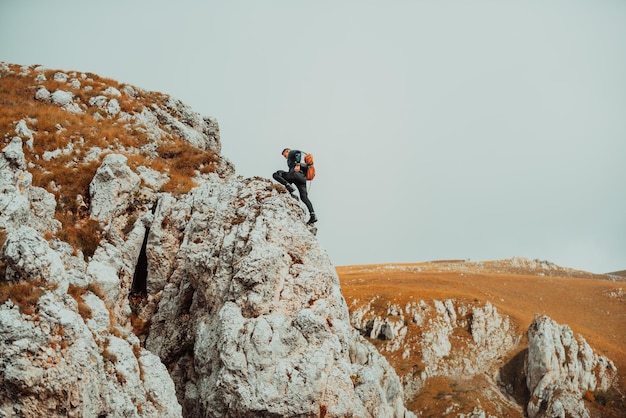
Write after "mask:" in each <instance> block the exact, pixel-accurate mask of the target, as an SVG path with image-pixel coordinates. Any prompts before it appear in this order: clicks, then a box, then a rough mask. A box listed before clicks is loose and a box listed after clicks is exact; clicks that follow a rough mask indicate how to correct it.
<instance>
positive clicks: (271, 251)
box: [0, 64, 412, 417]
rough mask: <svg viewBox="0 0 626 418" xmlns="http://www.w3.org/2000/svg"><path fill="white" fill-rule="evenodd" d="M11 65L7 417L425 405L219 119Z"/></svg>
mask: <svg viewBox="0 0 626 418" xmlns="http://www.w3.org/2000/svg"><path fill="white" fill-rule="evenodd" d="M0 74H1V75H2V77H0V85H1V86H2V87H1V88H2V90H3V94H5V95H6V97H7V99H5V100H4V101H3V103H2V106H3V109H2V110H3V114H4V115H7V116H6V117H9V118H12V120H10V121H8V122H7V123H5V126H6V128H5V132H4V138H5V144H4V145H3V148H2V155H1V156H0V188H2V195H1V197H0V199H1V201H0V207H2V211H1V212H0V231H1V234H0V239H1V241H2V242H1V244H2V251H1V258H0V260H1V264H0V267H1V270H0V272H1V273H2V274H1V276H0V282H1V283H0V286H1V287H0V297H1V299H0V379H1V386H2V391H0V414H2V415H3V416H59V417H60V416H77V417H78V416H93V417H97V416H146V417H148V416H155V417H156V416H159V417H164V416H171V417H176V416H216V417H224V416H232V417H246V416H267V417H269V416H276V417H279V416H280V417H283V416H294V417H295V416H298V417H308V416H327V417H334V416H336V417H339V416H347V415H355V416H364V417H365V416H372V417H377V416H389V417H404V416H412V414H411V413H410V412H407V411H406V409H405V407H404V404H403V392H402V385H401V384H400V381H399V379H398V377H397V375H396V374H395V372H394V370H393V369H392V368H391V367H390V366H389V364H388V363H387V361H386V360H385V358H384V357H382V356H381V355H380V354H378V352H377V351H376V350H375V349H374V347H373V346H371V345H370V344H369V343H367V342H366V341H365V340H364V339H363V338H362V337H361V336H360V335H359V334H358V333H357V332H356V331H355V330H354V329H353V328H352V327H351V325H350V322H349V317H348V310H347V306H346V304H345V301H344V299H343V297H342V294H341V290H340V287H339V281H338V278H337V275H336V273H335V271H334V268H333V266H332V264H331V263H330V260H329V259H328V256H327V255H326V253H325V251H324V250H323V249H322V248H320V247H319V245H318V243H317V241H316V239H315V236H314V233H315V230H314V229H311V228H309V227H307V226H306V225H305V224H304V222H303V220H304V212H303V210H302V207H300V206H299V205H298V203H296V202H295V201H294V200H293V199H291V198H290V197H289V195H288V194H287V193H285V190H284V188H282V186H278V185H276V184H273V183H272V182H270V181H269V180H267V179H261V178H253V179H241V178H235V177H234V175H233V174H234V169H233V168H232V165H231V164H230V163H229V162H228V161H227V160H226V159H224V158H223V157H222V156H220V155H219V152H220V147H219V132H218V129H217V124H216V123H215V121H214V120H212V119H209V118H202V117H200V116H199V115H197V114H196V113H194V112H192V111H191V110H190V109H188V108H187V107H186V106H184V105H183V104H182V103H180V102H178V101H176V100H173V99H171V98H169V97H167V96H164V95H159V94H156V93H150V92H144V91H142V90H140V89H136V88H134V87H132V86H124V85H119V84H117V83H114V82H112V81H111V80H104V79H100V78H98V77H97V76H94V75H89V74H78V73H64V72H58V71H57V72H55V71H49V70H45V69H42V68H22V67H17V66H12V65H8V64H2V66H1V67H0ZM48 119H52V121H48ZM194 150H195V151H194ZM197 155H200V157H201V158H196V156H197ZM85 177H87V178H85ZM190 181H193V184H190V183H189V182H190Z"/></svg>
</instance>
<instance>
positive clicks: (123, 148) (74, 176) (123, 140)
mask: <svg viewBox="0 0 626 418" xmlns="http://www.w3.org/2000/svg"><path fill="white" fill-rule="evenodd" d="M9 67H10V71H9V72H3V73H2V74H0V75H1V77H0V138H2V139H3V142H4V143H8V142H9V141H10V140H11V139H12V138H13V137H14V136H16V133H15V128H16V125H17V123H18V122H19V121H20V120H24V121H25V122H26V124H27V126H28V127H29V129H30V130H31V131H33V141H32V144H31V146H30V147H28V146H25V147H24V154H25V157H26V160H27V163H28V164H29V171H30V172H31V174H32V175H33V186H36V187H41V188H44V189H46V190H47V191H49V192H50V193H53V194H54V195H55V197H56V201H57V206H56V215H55V218H56V219H57V220H59V221H60V222H61V224H62V228H61V230H60V231H58V233H57V235H56V236H57V238H59V239H61V240H63V241H65V242H68V243H70V244H71V245H72V246H74V248H76V249H77V250H82V252H83V254H84V256H85V257H86V258H88V257H90V256H91V255H93V252H94V251H95V249H96V248H97V246H98V242H99V240H100V237H101V228H100V226H99V225H98V224H97V223H95V222H93V221H91V220H90V219H89V211H90V201H89V199H90V196H89V184H90V183H91V181H92V179H93V177H94V174H95V172H96V170H97V168H98V167H99V165H100V163H101V161H102V158H103V157H104V156H105V155H106V153H108V152H113V150H115V152H122V153H124V154H126V155H127V157H129V160H128V164H129V166H130V167H131V168H133V169H136V168H137V167H139V166H142V165H143V166H146V167H149V168H152V169H153V170H156V171H158V172H161V173H165V174H167V175H168V176H169V178H170V180H169V182H167V183H166V184H164V185H163V187H162V188H161V191H164V192H169V193H173V194H182V193H187V192H188V191H189V190H191V189H192V188H193V187H195V186H196V184H195V183H194V181H193V178H194V177H195V176H196V174H197V173H199V174H207V173H210V172H215V171H216V163H218V162H219V156H218V155H216V154H215V153H213V152H210V151H203V150H199V149H197V148H194V147H193V146H191V145H190V144H188V143H187V142H185V141H184V140H183V139H182V138H181V137H180V136H179V135H178V134H177V133H176V132H174V131H170V130H169V128H168V127H163V128H162V129H163V135H164V138H162V141H161V142H160V143H159V145H158V149H157V153H156V154H151V153H148V152H143V151H141V147H143V146H144V145H146V144H148V143H149V142H150V141H152V140H151V139H150V138H149V137H148V134H147V132H146V130H145V129H144V128H143V127H142V126H140V125H136V124H135V123H134V122H133V121H130V122H124V121H120V120H119V119H117V118H110V117H107V115H106V111H105V110H103V109H101V108H99V107H98V106H92V105H90V104H89V101H90V100H91V99H92V98H95V97H96V96H101V95H104V91H105V90H106V89H107V88H109V87H114V88H116V89H118V90H119V91H121V92H124V87H125V85H122V84H120V83H118V82H116V81H115V80H110V79H107V78H103V77H99V76H97V75H95V74H90V73H87V74H80V73H76V72H65V73H66V74H68V75H69V76H70V78H74V79H76V80H78V81H79V82H80V87H78V88H76V87H73V86H72V85H71V83H66V82H62V81H55V80H54V74H55V73H57V70H41V69H38V70H35V68H36V67H35V66H33V67H30V68H22V67H20V66H17V65H9ZM0 71H1V70H0ZM41 74H42V75H44V76H45V78H46V80H44V81H35V77H36V76H37V75H41ZM41 87H45V88H46V89H47V90H48V91H49V92H50V93H53V92H55V91H57V90H64V91H69V92H71V93H72V94H73V95H74V103H76V104H78V105H79V106H80V107H81V109H82V110H83V112H84V113H79V114H75V113H71V112H68V111H66V110H65V109H62V108H61V107H59V106H58V105H56V104H53V103H51V102H49V101H44V100H36V99H35V93H36V92H37V90H39V89H40V88H41ZM133 90H134V93H133V94H132V96H131V95H129V94H126V93H125V92H124V93H122V95H121V96H119V97H117V98H116V100H117V101H118V103H119V105H120V108H121V111H123V112H127V113H129V114H131V115H132V114H137V113H140V112H142V111H143V109H144V107H145V106H150V107H154V106H158V107H161V108H166V107H167V103H168V100H169V98H168V96H166V95H164V94H161V93H158V92H146V91H143V90H141V89H134V88H133ZM98 149H99V150H100V151H96V152H95V154H94V155H95V158H96V159H94V156H93V155H92V156H91V158H90V159H86V156H87V155H88V153H89V152H90V151H91V150H98ZM51 151H59V152H58V153H57V154H56V155H54V156H52V157H50V156H48V157H47V158H46V159H44V155H45V153H46V152H51Z"/></svg>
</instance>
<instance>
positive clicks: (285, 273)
mask: <svg viewBox="0 0 626 418" xmlns="http://www.w3.org/2000/svg"><path fill="white" fill-rule="evenodd" d="M303 221H304V212H303V211H302V209H301V208H300V207H299V206H298V205H297V203H296V202H294V201H293V200H292V199H289V198H288V197H287V195H286V194H284V193H280V192H279V191H277V187H275V186H274V185H272V184H271V183H270V182H269V181H268V180H263V179H248V180H232V181H230V182H228V183H225V184H206V185H203V186H202V187H199V188H197V189H195V190H193V191H192V192H191V193H189V194H188V195H187V196H185V197H183V198H181V199H180V200H178V201H173V200H163V201H161V202H159V205H158V206H157V209H156V213H155V218H154V222H153V223H152V226H151V228H150V237H149V239H148V246H147V252H148V265H149V266H155V267H156V268H154V269H152V267H150V271H149V274H148V283H147V287H148V288H149V289H151V291H150V292H151V294H153V295H154V298H155V300H154V301H152V303H153V304H154V306H155V310H156V312H155V314H154V315H153V316H152V325H151V328H150V333H149V335H148V337H147V340H146V347H147V348H148V349H150V350H151V351H153V352H155V353H158V354H159V356H160V357H161V358H162V359H163V361H164V362H165V364H166V365H167V366H168V368H169V369H170V370H171V371H172V376H173V378H174V381H175V382H176V384H177V390H178V394H179V399H181V402H182V403H183V408H184V410H185V411H186V414H187V415H188V416H216V417H217V416H220V417H222V416H223V417H226V416H231V417H244V416H267V417H270V416H276V417H279V416H281V417H282V416H320V415H321V416H324V415H325V416H328V417H333V416H336V417H339V416H346V415H350V414H354V415H355V416H364V417H367V416H389V417H394V416H405V415H406V411H405V408H404V406H403V401H402V386H401V384H400V381H399V379H398V377H397V376H396V375H395V373H394V372H393V370H392V369H391V368H390V367H389V365H388V364H387V362H386V360H384V358H383V357H382V356H381V355H380V354H378V353H377V352H376V350H375V349H374V348H373V347H372V346H371V345H370V344H369V343H366V342H365V341H364V340H363V339H362V337H360V336H359V335H358V333H357V332H356V331H355V330H354V329H352V327H351V326H350V323H349V319H348V310H347V306H346V305H345V302H344V300H343V297H342V295H341V290H340V288H339V281H338V278H337V275H336V273H335V271H334V268H333V267H332V264H331V263H330V261H329V259H328V256H327V255H326V252H325V251H324V250H323V249H321V248H320V246H319V245H318V243H317V241H316V240H315V238H314V236H313V235H312V234H311V232H310V230H309V229H308V227H307V226H306V225H305V224H304V222H303ZM176 236H178V237H179V239H178V240H172V239H171V237H176ZM153 249H156V250H157V251H156V252H152V250H153ZM163 252H164V253H169V254H176V257H175V258H174V259H173V260H168V262H167V263H166V264H167V265H168V266H169V268H168V269H162V268H161V266H160V263H159V260H160V259H161V253H163ZM170 272H171V273H170ZM167 275H169V278H167Z"/></svg>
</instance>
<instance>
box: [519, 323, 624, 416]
mask: <svg viewBox="0 0 626 418" xmlns="http://www.w3.org/2000/svg"><path fill="white" fill-rule="evenodd" d="M526 369H527V370H526V383H527V385H528V390H529V391H530V394H531V399H530V402H529V404H528V407H527V412H528V416H529V417H530V418H536V417H537V418H542V417H553V416H576V417H589V416H590V415H589V411H588V410H587V408H586V407H585V404H584V401H583V395H584V393H585V391H587V390H589V391H595V390H607V389H609V388H610V387H611V385H612V383H613V382H614V380H615V379H616V377H617V369H616V368H615V365H614V364H613V362H612V361H611V360H609V359H607V358H606V357H604V356H601V355H598V354H596V353H594V351H593V350H592V348H591V347H590V346H589V344H587V342H586V341H585V339H584V338H583V337H582V336H581V335H578V336H575V335H574V333H573V331H572V330H571V328H570V327H568V326H567V325H559V324H557V323H556V322H555V321H554V320H552V319H551V318H549V317H547V316H538V317H536V318H535V320H534V321H533V323H532V324H531V325H530V327H529V328H528V359H527V364H526Z"/></svg>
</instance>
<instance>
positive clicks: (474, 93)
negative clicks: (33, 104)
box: [0, 0, 626, 273]
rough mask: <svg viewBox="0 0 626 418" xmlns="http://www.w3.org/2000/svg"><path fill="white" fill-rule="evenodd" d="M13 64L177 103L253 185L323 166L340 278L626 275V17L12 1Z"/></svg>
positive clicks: (343, 5) (433, 7) (5, 15)
mask: <svg viewBox="0 0 626 418" xmlns="http://www.w3.org/2000/svg"><path fill="white" fill-rule="evenodd" d="M0 60H2V61H5V62H9V63H15V64H24V65H31V64H41V65H44V66H45V67H48V68H54V69H62V70H76V71H82V72H94V73H97V74H99V75H101V76H104V77H108V78H113V79H116V80H118V81H120V82H123V83H129V84H132V85H135V86H138V87H141V88H145V89H148V90H157V91H161V92H164V93H167V94H170V95H172V96H174V97H176V98H178V99H180V100H182V101H183V102H185V103H187V104H189V105H190V106H192V107H193V108H194V110H196V111H198V112H200V113H201V114H203V115H207V116H214V117H216V118H217V120H218V122H219V124H220V129H221V138H222V147H223V154H224V155H225V156H226V157H227V158H229V159H230V160H231V161H232V162H233V163H234V164H235V166H236V168H237V172H238V174H240V175H243V176H245V177H249V176H263V177H268V178H271V174H272V172H274V171H275V170H277V169H282V168H283V167H284V166H285V160H284V158H283V157H282V156H281V155H280V151H281V150H282V149H283V148H284V147H291V148H299V149H302V150H304V151H307V152H311V153H313V154H314V155H315V157H316V166H317V173H318V176H317V178H316V180H315V181H314V182H313V186H312V189H311V192H310V197H311V200H312V202H313V204H314V206H315V209H316V213H317V215H318V218H319V219H320V221H319V223H318V224H317V225H318V228H319V232H318V237H319V240H320V242H321V243H322V245H323V246H324V247H325V248H326V249H327V250H328V252H329V255H330V257H331V259H332V260H333V263H334V264H335V265H346V264H365V263H379V262H418V261H429V260H438V259H470V260H472V261H481V260H494V259H502V258H510V257H514V256H521V257H528V258H531V259H541V260H548V261H552V262H554V263H557V264H560V265H563V266H567V267H572V268H578V269H583V270H588V271H592V272H596V273H603V272H609V271H615V270H622V269H626V190H625V185H626V164H625V163H624V160H625V157H626V1H623V0H612V1H611V0H588V1H580V0H554V1H501V0H497V1H496V0H494V1H486V0H477V1H467V0H463V1H445V0H437V1H434V0H433V1H418V0H412V1H386V2H382V1H366V0H359V1H342V0H340V1H306V2H305V1H294V0H284V1H254V0H249V1H223V2H218V1H186V0H179V1H177V2H172V1H154V0H151V1H147V0H146V1H139V0H137V1H120V0H108V1H105V2H91V1H67V0H57V1H43V0H41V1H32V0H20V1H14V0H0Z"/></svg>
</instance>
